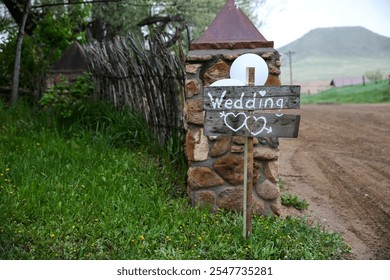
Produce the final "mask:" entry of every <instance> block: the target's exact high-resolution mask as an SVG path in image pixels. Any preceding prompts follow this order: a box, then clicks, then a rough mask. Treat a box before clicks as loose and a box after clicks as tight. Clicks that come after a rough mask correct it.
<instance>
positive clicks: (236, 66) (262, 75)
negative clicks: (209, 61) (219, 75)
mask: <svg viewBox="0 0 390 280" xmlns="http://www.w3.org/2000/svg"><path fill="white" fill-rule="evenodd" d="M248 67H254V68H255V86H263V85H264V84H265V82H266V81H267V79H268V66H267V63H266V62H265V61H264V59H263V58H262V57H261V56H259V55H257V54H253V53H247V54H243V55H241V56H239V57H237V58H236V59H235V60H234V61H233V64H232V66H231V67H230V78H231V79H234V80H239V81H241V82H242V83H244V84H246V82H247V77H246V75H247V68H248Z"/></svg>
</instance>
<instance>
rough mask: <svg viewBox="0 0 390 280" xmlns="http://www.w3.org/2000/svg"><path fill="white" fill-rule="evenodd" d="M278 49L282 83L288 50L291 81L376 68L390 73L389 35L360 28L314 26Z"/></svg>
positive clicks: (285, 79)
mask: <svg viewBox="0 0 390 280" xmlns="http://www.w3.org/2000/svg"><path fill="white" fill-rule="evenodd" d="M278 51H279V53H280V54H281V55H282V83H287V82H289V68H288V56H287V54H286V53H287V52H289V51H291V52H293V53H294V54H293V55H292V61H293V82H294V83H296V82H304V81H314V80H330V79H332V78H336V77H352V76H362V75H364V74H365V73H366V72H367V71H375V70H379V71H381V72H382V73H383V74H384V75H388V74H390V38H388V37H384V36H381V35H379V34H376V33H374V32H372V31H370V30H368V29H365V28H363V27H329V28H317V29H314V30H311V31H310V32H308V33H306V34H305V35H304V36H302V37H301V38H299V39H297V40H296V41H294V42H292V43H290V44H288V45H286V46H283V47H281V48H279V49H278Z"/></svg>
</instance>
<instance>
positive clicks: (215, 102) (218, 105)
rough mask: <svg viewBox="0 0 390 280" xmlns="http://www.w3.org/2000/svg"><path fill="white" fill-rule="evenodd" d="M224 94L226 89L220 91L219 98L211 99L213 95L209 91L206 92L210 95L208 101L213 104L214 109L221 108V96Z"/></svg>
mask: <svg viewBox="0 0 390 280" xmlns="http://www.w3.org/2000/svg"><path fill="white" fill-rule="evenodd" d="M225 95H226V90H225V91H224V92H223V93H222V95H221V98H219V99H218V98H215V99H213V96H212V95H211V94H210V92H209V93H208V96H209V97H210V101H211V103H212V104H213V108H214V109H217V108H221V105H222V101H223V98H224V97H225Z"/></svg>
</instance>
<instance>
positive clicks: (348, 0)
mask: <svg viewBox="0 0 390 280" xmlns="http://www.w3.org/2000/svg"><path fill="white" fill-rule="evenodd" d="M259 17H260V19H263V21H264V25H263V26H262V27H261V28H260V32H261V34H263V36H264V37H265V38H266V39H267V40H269V41H274V43H275V48H279V47H282V46H284V45H286V44H288V43H291V42H292V41H295V40H296V39H298V38H300V37H302V36H303V35H304V34H306V33H307V32H309V31H310V30H312V29H315V28H318V27H334V26H362V27H365V28H367V29H369V30H371V31H373V32H375V33H378V34H380V35H383V36H387V37H390V0H267V2H266V5H265V7H264V8H263V9H261V10H260V11H259Z"/></svg>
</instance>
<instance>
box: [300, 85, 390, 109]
mask: <svg viewBox="0 0 390 280" xmlns="http://www.w3.org/2000/svg"><path fill="white" fill-rule="evenodd" d="M381 102H390V95H389V94H388V81H380V82H378V83H370V84H366V85H365V86H363V85H355V86H345V87H340V88H332V89H329V90H326V91H324V92H321V93H318V94H315V95H303V96H302V97H301V104H315V103H381Z"/></svg>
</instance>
